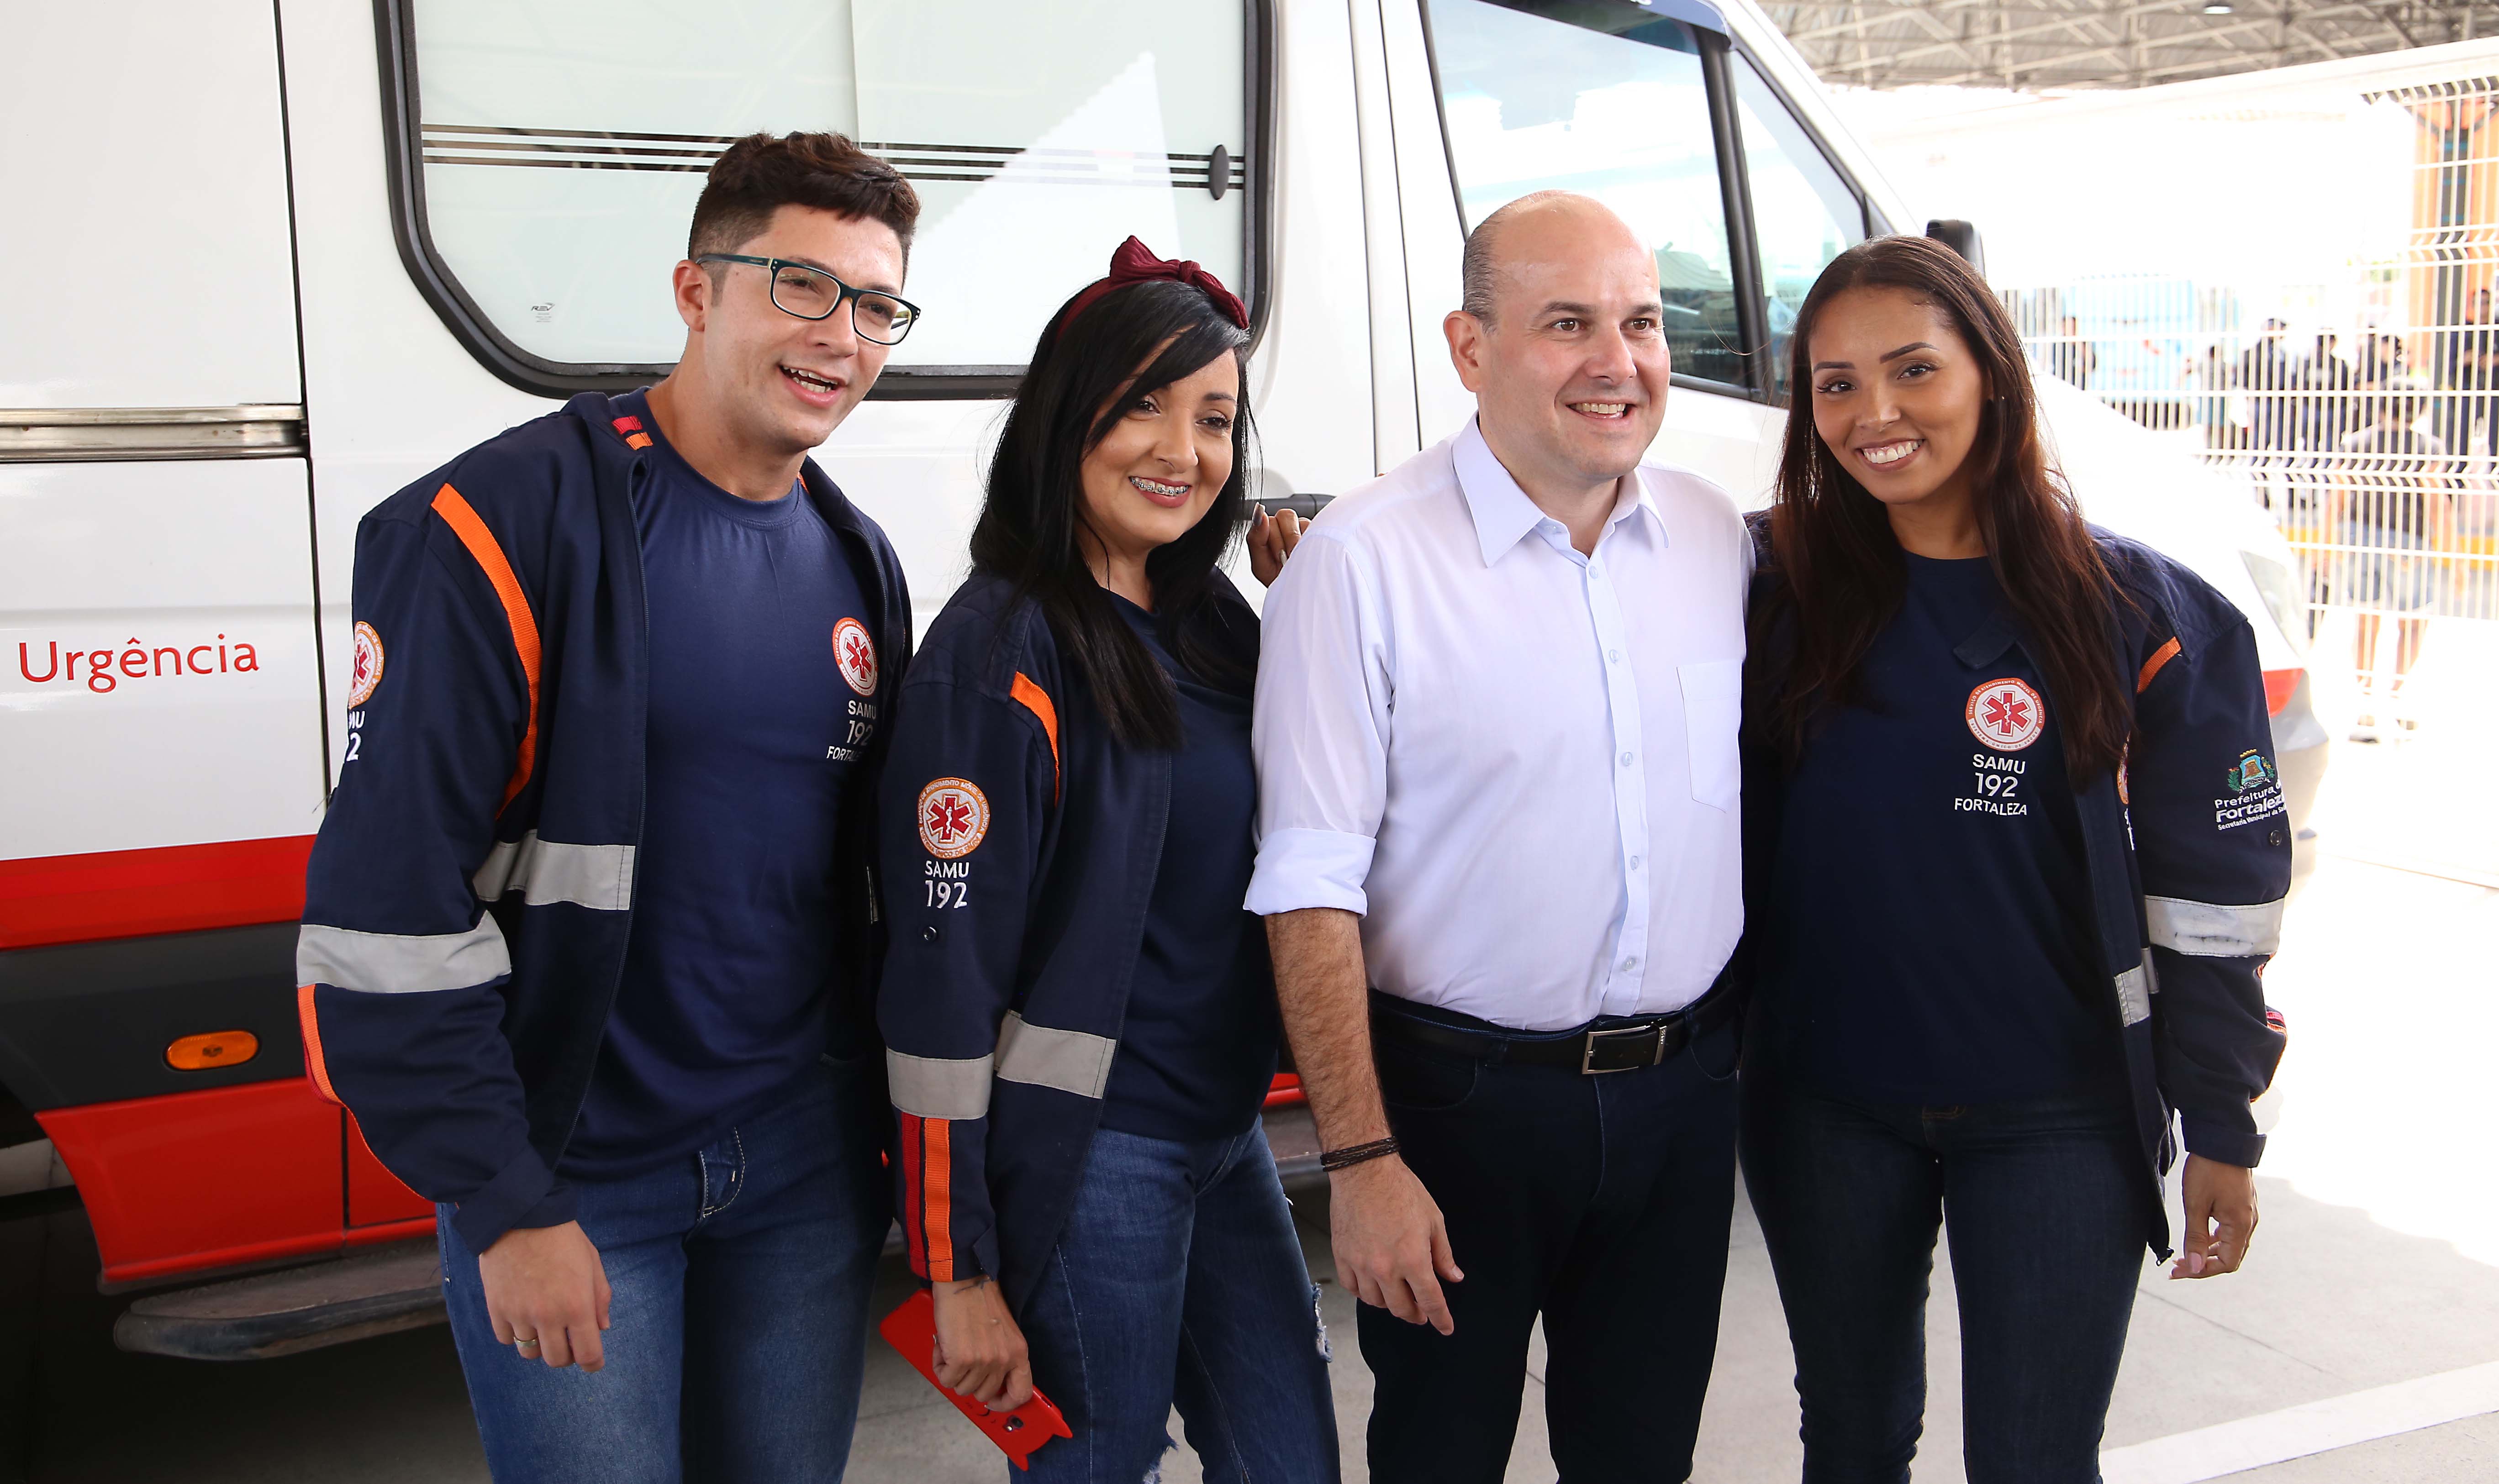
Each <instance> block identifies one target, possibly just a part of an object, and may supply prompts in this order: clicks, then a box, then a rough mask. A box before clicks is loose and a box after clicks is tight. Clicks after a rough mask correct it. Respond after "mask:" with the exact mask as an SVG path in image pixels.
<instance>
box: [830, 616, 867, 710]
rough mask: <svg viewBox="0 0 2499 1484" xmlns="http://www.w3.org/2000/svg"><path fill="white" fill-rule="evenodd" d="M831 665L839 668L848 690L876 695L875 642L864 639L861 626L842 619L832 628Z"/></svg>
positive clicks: (854, 620) (850, 620)
mask: <svg viewBox="0 0 2499 1484" xmlns="http://www.w3.org/2000/svg"><path fill="white" fill-rule="evenodd" d="M833 663H835V664H837V665H839V666H841V671H842V678H843V679H844V680H847V681H849V682H850V686H851V689H852V690H854V691H857V692H858V693H859V694H861V695H874V694H876V641H875V640H873V639H871V638H869V637H868V636H867V626H866V625H865V624H862V623H860V621H859V620H857V619H855V618H846V619H844V620H842V621H841V622H840V623H838V624H835V625H834V626H833Z"/></svg>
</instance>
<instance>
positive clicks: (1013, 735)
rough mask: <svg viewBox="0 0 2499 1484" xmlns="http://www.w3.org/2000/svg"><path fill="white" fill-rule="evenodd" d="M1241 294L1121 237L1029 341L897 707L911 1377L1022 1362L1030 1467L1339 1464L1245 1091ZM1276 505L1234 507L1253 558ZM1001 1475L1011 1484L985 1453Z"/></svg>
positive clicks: (1249, 1041)
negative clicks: (968, 543)
mask: <svg viewBox="0 0 2499 1484" xmlns="http://www.w3.org/2000/svg"><path fill="white" fill-rule="evenodd" d="M1248 324H1249V315H1248V314H1247V312H1246V311H1244V309H1243V308H1242V306H1241V302H1240V301H1239V300H1238V299H1235V298H1234V297H1233V296H1232V295H1231V294H1230V293H1229V292H1227V291H1226V290H1225V289H1224V287H1223V285H1222V284H1221V283H1219V282H1217V280H1216V278H1215V277H1214V275H1213V274H1207V273H1205V272H1204V271H1202V270H1200V269H1199V268H1198V266H1197V265H1196V264H1194V263H1166V262H1162V261H1160V260H1158V259H1156V258H1154V257H1153V255H1152V253H1149V252H1147V251H1146V249H1145V247H1144V244H1142V243H1140V242H1138V241H1137V240H1136V239H1134V238H1130V239H1129V240H1128V241H1127V242H1126V243H1125V244H1123V245H1122V246H1121V247H1120V252H1119V254H1118V255H1117V256H1116V257H1114V258H1113V259H1112V265H1111V273H1110V275H1109V276H1108V277H1106V278H1104V279H1102V280H1101V281H1099V282H1097V283H1095V284H1093V285H1092V286H1090V287H1089V288H1087V289H1086V290H1084V291H1083V292H1081V293H1079V294H1077V295H1076V296H1075V297H1074V298H1073V299H1071V300H1070V301H1068V303H1067V305H1066V306H1064V307H1062V308H1061V309H1060V310H1059V311H1058V313H1057V314H1056V315H1055V316H1054V317H1053V318H1052V320H1051V323H1050V325H1049V326H1048V328H1046V329H1044V330H1043V331H1042V336H1041V343H1040V344H1039V345H1038V346H1037V347H1035V349H1034V351H1033V355H1032V365H1031V369H1030V370H1029V371H1026V372H1025V374H1024V379H1023V384H1022V386H1021V387H1020V388H1019V389H1018V391H1017V394H1016V402H1015V405H1014V407H1013V409H1012V410H1010V411H1009V413H1008V415H1007V423H1006V428H1005V432H1004V434H1003V435H1002V436H1001V437H1000V439H999V443H998V451H997V456H996V459H995V460H994V462H992V464H991V465H990V478H989V498H988V500H987V502H986V503H985V504H984V506H983V507H982V512H981V520H980V524H979V525H978V526H977V527H975V528H974V530H973V532H972V576H971V578H970V580H969V581H967V582H965V583H964V585H963V586H962V588H961V589H960V590H959V591H957V593H956V594H955V596H954V597H953V598H951V599H950V600H949V601H948V602H947V604H946V608H945V611H944V612H942V613H940V614H939V615H938V617H937V621H936V622H935V624H933V625H932V626H930V628H929V630H928V642H927V647H926V649H925V651H924V653H923V654H922V657H921V659H920V661H919V662H918V663H917V664H916V665H915V666H914V668H913V670H912V677H911V681H910V684H909V685H908V687H907V688H906V689H905V690H904V692H903V694H902V696H901V698H900V707H901V710H900V719H899V721H898V723H897V729H896V731H895V734H894V742H893V765H892V770H891V772H890V775H889V781H888V784H887V787H886V798H885V859H886V872H887V878H886V881H887V885H886V904H887V909H888V911H889V913H890V914H891V915H892V919H893V922H894V928H895V934H896V943H895V948H894V952H893V960H892V964H891V965H890V966H889V969H888V972H887V975H886V987H885V993H884V1000H883V1007H882V1017H883V1020H884V1024H885V1028H886V1034H887V1039H888V1043H889V1050H888V1052H887V1063H888V1066H889V1069H890V1073H891V1080H892V1090H893V1103H894V1108H895V1110H896V1112H897V1113H898V1115H899V1118H900V1122H901V1131H902V1140H901V1151H902V1152H901V1158H900V1160H899V1161H898V1162H897V1165H896V1169H895V1176H896V1178H897V1181H898V1184H899V1186H900V1189H901V1192H902V1214H903V1226H904V1232H905V1242H906V1245H907V1247H908V1250H909V1253H910V1259H911V1264H912V1267H913V1269H914V1271H916V1272H917V1273H919V1274H920V1275H921V1276H922V1277H924V1278H926V1279H928V1280H929V1282H930V1284H931V1285H932V1287H933V1288H934V1290H935V1296H936V1306H937V1353H936V1370H937V1374H938V1377H939V1379H940V1380H942V1381H944V1382H945V1383H946V1384H947V1385H948V1386H950V1387H953V1388H954V1389H955V1390H956V1391H957V1392H959V1393H961V1394H962V1395H965V1396H970V1397H976V1398H978V1399H980V1400H981V1401H983V1402H986V1403H988V1404H990V1406H993V1407H1000V1408H1007V1407H1014V1406H1018V1405H1021V1404H1022V1403H1023V1402H1024V1400H1025V1399H1026V1398H1028V1397H1029V1396H1030V1395H1031V1392H1032V1390H1033V1387H1034V1385H1035V1383H1038V1384H1039V1386H1040V1387H1041V1390H1042V1391H1043V1392H1044V1393H1045V1394H1046V1395H1048V1396H1049V1397H1050V1398H1051V1400H1052V1401H1053V1402H1055V1403H1056V1404H1057V1405H1058V1407H1059V1408H1060V1410H1061V1411H1062V1412H1064V1413H1065V1415H1066V1418H1067V1422H1068V1425H1069V1427H1070V1428H1072V1429H1073V1430H1074V1432H1075V1436H1073V1437H1072V1438H1069V1439H1067V1440H1065V1441H1054V1442H1052V1443H1051V1444H1049V1445H1048V1446H1046V1447H1044V1448H1042V1449H1040V1450H1039V1451H1038V1452H1036V1453H1034V1454H1033V1455H1032V1458H1031V1472H1030V1473H1029V1474H1028V1475H1022V1476H1021V1477H1028V1478H1030V1479H1033V1480H1036V1481H1046V1480H1060V1479H1066V1480H1086V1481H1099V1484H1134V1481H1135V1480H1138V1479H1142V1478H1150V1477H1153V1476H1155V1474H1156V1471H1157V1470H1158V1468H1159V1467H1160V1466H1159V1464H1158V1463H1157V1460H1159V1459H1160V1458H1161V1456H1162V1453H1163V1450H1164V1449H1166V1448H1168V1447H1169V1446H1170V1439H1169V1438H1168V1437H1167V1436H1166V1435H1165V1432H1164V1427H1165V1423H1166V1421H1167V1419H1168V1418H1169V1417H1170V1416H1171V1411H1172V1407H1173V1406H1174V1404H1175V1403H1177V1404H1178V1406H1179V1407H1180V1411H1181V1416H1182V1418H1183V1419H1184V1420H1185V1422H1186V1424H1187V1428H1188V1437H1189V1442H1190V1444H1191V1446H1193V1447H1194V1448H1195V1449H1196V1450H1197V1453H1198V1456H1199V1457H1200V1458H1201V1459H1202V1460H1203V1461H1204V1462H1205V1464H1206V1468H1207V1473H1208V1476H1209V1477H1214V1476H1216V1475H1217V1474H1220V1475H1221V1476H1222V1477H1224V1478H1228V1479H1239V1480H1245V1481H1262V1484H1263V1481H1275V1484H1301V1481H1305V1480H1332V1479H1334V1478H1335V1477H1336V1475H1337V1443H1336V1414H1335V1411H1334V1409H1333V1406H1332V1403H1331V1400H1330V1393H1329V1390H1328V1372H1327V1355H1326V1348H1325V1337H1324V1334H1323V1332H1321V1330H1320V1329H1319V1321H1318V1315H1317V1307H1316V1300H1317V1290H1316V1289H1315V1288H1314V1287H1313V1286H1312V1284H1311V1278H1310V1274H1309V1273H1308V1272H1307V1271H1306V1269H1305V1268H1304V1266H1303V1262H1302V1249H1301V1244H1300V1242H1299V1240H1298V1238H1297V1237H1296V1236H1295V1234H1294V1230H1293V1222H1292V1216H1291V1213H1290V1212H1289V1210H1287V1209H1286V1207H1285V1204H1284V1195H1283V1191H1282V1187H1281V1186H1280V1185H1279V1184H1278V1183H1277V1178H1276V1166H1275V1160H1274V1156H1273V1155H1272V1154H1270V1153H1269V1151H1268V1147H1267V1139H1266V1134H1265V1131H1264V1129H1263V1128H1262V1127H1261V1126H1260V1124H1259V1120H1258V1111H1259V1108H1260V1106H1261V1105H1262V1103H1263V1102H1264V1100H1265V1096H1266V1091H1267V1087H1268V1083H1269V1082H1270V1081H1272V1079H1273V1077H1274V1075H1275V1070H1276V1037H1277V1025H1276V998H1275V986H1274V980H1273V977H1272V975H1271V974H1270V971H1269V969H1268V962H1267V952H1266V943H1265V940H1264V938H1263V937H1262V935H1261V934H1260V932H1259V929H1258V923H1257V920H1256V919H1253V918H1251V917H1250V916H1249V914H1247V913H1245V912H1244V911H1242V907H1241V902H1242V896H1243V893H1244V892H1245V891H1246V890H1247V889H1248V887H1249V869H1250V863H1251V860H1252V857H1253V848H1252V845H1251V840H1250V825H1251V818H1252V813H1253V811H1254V809H1255V807H1256V801H1257V789H1256V782H1255V778H1254V775H1253V774H1252V772H1251V767H1250V758H1249V692H1250V686H1251V684H1252V681H1253V679H1254V677H1255V674H1256V670H1257V663H1258V621H1257V619H1256V617H1255V616H1253V615H1252V614H1251V613H1250V611H1249V605H1248V604H1247V603H1245V602H1243V601H1242V600H1241V596H1240V595H1239V594H1238V593H1237V592H1235V591H1234V590H1233V587H1232V583H1231V579H1230V578H1228V577H1226V576H1224V575H1223V573H1222V572H1221V570H1220V569H1219V568H1218V567H1217V565H1216V564H1217V559H1218V558H1220V557H1221V555H1222V554H1223V551H1224V548H1225V547H1226V546H1228V545H1229V544H1230V543H1231V540H1232V533H1233V529H1234V527H1235V526H1236V525H1237V524H1238V523H1239V522H1240V521H1241V520H1242V519H1243V518H1245V517H1246V516H1248V514H1249V509H1248V502H1249V496H1248V489H1249V408H1248V407H1247V406H1246V405H1244V404H1243V403H1242V401H1241V388H1242V385H1243V383H1244V381H1245V379H1246V377H1245V374H1244V372H1245V371H1246V364H1245V363H1246V361H1247V357H1248V345H1249V329H1248ZM1298 530H1299V524H1298V521H1297V520H1296V518H1295V517H1293V516H1291V515H1290V514H1285V515H1283V516H1281V517H1279V518H1278V519H1276V520H1275V521H1268V520H1265V519H1263V518H1262V519H1260V520H1259V521H1257V522H1256V523H1255V525H1254V526H1253V529H1252V531H1251V534H1250V558H1251V564H1252V565H1253V567H1254V568H1255V569H1256V571H1257V574H1258V575H1259V576H1260V577H1261V578H1262V579H1266V580H1272V579H1273V578H1274V576H1275V574H1276V569H1277V566H1278V565H1279V564H1280V563H1281V562H1282V559H1283V555H1284V552H1285V550H1286V549H1287V548H1289V546H1290V545H1291V544H1292V542H1293V540H1294V538H1295V536H1296V535H1297V533H1298ZM1010 1477H1018V1475H1014V1474H1010Z"/></svg>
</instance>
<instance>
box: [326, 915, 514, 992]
mask: <svg viewBox="0 0 2499 1484" xmlns="http://www.w3.org/2000/svg"><path fill="white" fill-rule="evenodd" d="M511 972H512V954H511V951H510V950H509V949H507V948H505V947H504V946H503V929H502V928H500V927H497V926H496V925H495V919H493V918H487V917H481V918H479V919H477V925H476V926H474V927H472V928H471V929H469V930H468V931H467V932H465V933H429V934H426V935H423V936H421V937H420V936H403V935H401V934H399V933H359V932H350V931H348V930H347V929H346V928H343V927H322V926H319V925H317V924H315V923H311V922H307V923H305V924H304V925H303V926H302V927H301V928H298V929H297V930H296V935H295V982H296V983H297V984H328V985H330V986H332V987H333V988H338V989H357V990H362V991H364V992H366V993H369V994H416V993H420V992H423V991H425V990H430V989H466V988H469V987H470V986H471V985H474V984H484V983H486V982H487V981H488V980H490V979H495V978H498V977H500V976H502V975H505V974H509V973H511Z"/></svg>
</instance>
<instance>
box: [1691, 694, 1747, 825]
mask: <svg viewBox="0 0 2499 1484" xmlns="http://www.w3.org/2000/svg"><path fill="white" fill-rule="evenodd" d="M1674 668H1675V673H1676V675H1677V676H1678V678H1680V679H1681V681H1682V682H1683V731H1684V743H1685V750H1686V752H1687V754H1688V755H1689V757H1690V758H1691V762H1692V796H1693V797H1694V798H1696V799H1698V800H1700V801H1701V802H1702V803H1704V804H1707V805H1708V806H1709V807H1710V808H1712V809H1719V810H1725V811H1728V812H1731V813H1732V812H1733V811H1734V810H1735V808H1736V796H1737V794H1738V792H1739V791H1740V790H1741V788H1742V781H1743V774H1742V769H1741V767H1740V765H1739V758H1738V757H1737V754H1736V727H1737V726H1738V725H1739V724H1740V723H1741V722H1742V720H1743V709H1744V661H1741V660H1702V661H1695V662H1693V663H1691V664H1678V665H1676V666H1675V667H1674Z"/></svg>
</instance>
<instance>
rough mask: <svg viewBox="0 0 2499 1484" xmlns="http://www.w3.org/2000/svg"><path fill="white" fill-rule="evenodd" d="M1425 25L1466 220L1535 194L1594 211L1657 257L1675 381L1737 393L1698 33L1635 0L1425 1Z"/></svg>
mask: <svg viewBox="0 0 2499 1484" xmlns="http://www.w3.org/2000/svg"><path fill="white" fill-rule="evenodd" d="M1536 11H1551V12H1554V13H1555V14H1554V15H1552V16H1547V15H1540V14H1536V13H1535V12H1536ZM1430 16H1431V25H1432V33H1431V34H1432V56H1433V61H1434V63H1435V65H1436V66H1437V68H1438V70H1439V74H1440V89H1441V111H1442V114H1443V116H1444V118H1445V119H1446V120H1447V130H1448V145H1449V163H1450V168H1451V170H1452V171H1453V172H1454V173H1455V174H1456V176H1457V183H1458V205H1459V210H1460V211H1461V213H1462V214H1463V215H1464V216H1465V218H1466V224H1467V226H1468V227H1469V228H1470V229H1472V228H1473V227H1474V226H1475V225H1476V223H1477V222H1479V221H1481V220H1483V219H1484V217H1485V216H1487V215H1489V214H1491V213H1492V212H1493V211H1494V210H1497V209H1499V208H1500V207H1502V206H1503V205H1505V204H1507V203H1509V202H1511V201H1514V200H1516V199H1517V198H1519V197H1521V196H1524V195H1526V194H1527V193H1529V192H1530V191H1539V190H1546V189H1563V190H1573V191H1579V192H1583V193H1585V194H1587V195H1590V196H1594V197H1596V198H1597V199H1598V200H1600V201H1603V202H1604V203H1606V205H1607V206H1609V207H1611V208H1613V209H1614V210H1615V211H1617V212H1619V213H1620V214H1621V215H1622V218H1623V219H1624V220H1625V221H1627V222H1629V223H1631V225H1632V230H1633V231H1635V232H1637V233H1639V236H1640V238H1641V240H1642V241H1643V242H1646V243H1647V244H1648V246H1649V248H1650V250H1651V251H1653V252H1654V253H1656V255H1657V277H1658V283H1659V286H1660V287H1661V288H1662V290H1663V291H1664V295H1665V301H1666V316H1667V337H1668V340H1669V343H1670V344H1671V346H1672V348H1673V351H1674V369H1675V371H1677V372H1678V373H1680V374H1683V375H1688V376H1698V377H1701V378H1702V379H1704V380H1708V381H1716V382H1724V383H1726V384H1728V385H1731V386H1737V387H1740V386H1742V385H1743V384H1744V371H1743V360H1742V356H1741V352H1740V345H1741V336H1740V333H1739V331H1738V329H1737V325H1736V285H1735V278H1734V275H1733V274H1732V273H1731V272H1730V269H1729V265H1730V262H1731V258H1730V256H1729V253H1728V247H1727V212H1726V201H1725V198H1724V196H1722V195H1721V194H1720V190H1719V180H1718V158H1717V152H1716V149H1715V147H1714V145H1712V144H1711V140H1710V132H1709V103H1708V97H1707V94H1706V92H1705V90H1704V83H1703V81H1702V67H1701V44H1700V41H1699V39H1698V38H1697V37H1696V36H1695V35H1694V33H1693V31H1692V29H1691V28H1690V27H1688V26H1686V25H1684V24H1683V23H1682V22H1681V21H1677V20H1669V19H1665V18H1663V17H1661V16H1657V15H1656V14H1655V13H1653V12H1651V11H1648V10H1645V9H1643V8H1642V7H1640V6H1639V5H1635V4H1632V3H1630V0H1570V3H1568V4H1556V5H1539V6H1536V7H1535V8H1534V10H1528V9H1520V8H1514V7H1513V6H1511V5H1501V4H1492V3H1488V0H1430ZM1564 16H1567V17H1568V18H1567V19H1566V18H1561V17H1564Z"/></svg>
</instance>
